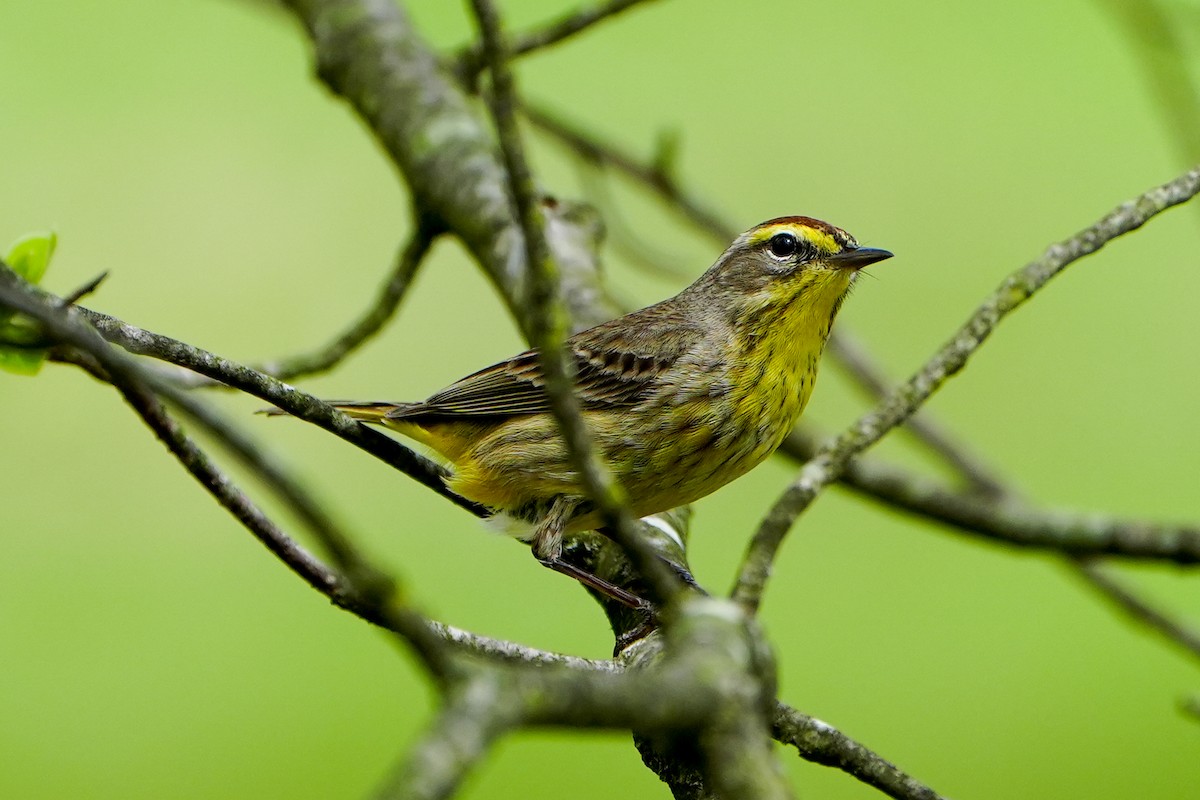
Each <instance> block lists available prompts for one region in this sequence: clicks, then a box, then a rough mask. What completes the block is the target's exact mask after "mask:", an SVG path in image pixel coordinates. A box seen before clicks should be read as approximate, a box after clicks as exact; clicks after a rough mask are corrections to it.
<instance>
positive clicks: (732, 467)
mask: <svg viewBox="0 0 1200 800" xmlns="http://www.w3.org/2000/svg"><path fill="white" fill-rule="evenodd" d="M892 255H893V254H892V253H891V252H889V251H887V250H882V249H878V248H873V247H862V246H860V245H859V244H858V242H857V241H856V240H855V239H854V237H852V236H851V235H850V234H848V233H847V232H846V231H844V230H842V229H841V228H838V227H835V226H833V225H830V224H829V223H826V222H822V221H820V220H817V219H814V218H812V217H806V216H786V217H778V218H775V219H771V220H768V221H766V222H763V223H761V224H759V225H756V226H755V227H753V228H751V229H750V230H748V231H746V232H745V233H743V234H741V235H740V236H738V237H737V238H736V239H735V240H734V241H733V243H732V244H730V245H729V247H728V248H727V249H726V250H725V252H724V253H722V254H721V255H720V257H718V258H717V260H716V262H715V263H713V264H712V266H711V267H709V268H708V269H707V270H706V271H705V272H704V273H703V274H701V275H700V277H699V278H697V279H696V280H695V282H694V283H692V284H691V285H690V286H688V287H687V288H686V289H684V290H683V291H681V292H680V293H679V294H677V295H675V296H674V297H671V298H668V299H666V300H663V301H661V302H658V303H655V304H654V305H651V306H648V307H646V308H643V309H641V310H638V311H634V312H632V313H629V314H626V315H625V316H622V317H619V318H617V319H614V320H611V321H609V322H605V323H602V324H600V325H597V326H595V327H592V328H589V329H587V330H584V331H581V332H579V333H576V334H574V335H573V336H571V337H570V338H569V339H568V340H567V341H566V352H567V355H568V358H569V360H570V361H571V362H572V363H573V366H574V373H575V385H574V389H575V392H576V394H577V396H578V399H579V404H580V406H581V407H582V413H583V418H584V421H585V423H586V425H587V428H588V430H589V432H590V433H591V436H592V438H593V440H594V443H595V446H596V449H597V451H598V452H599V454H600V455H601V456H602V457H603V458H604V460H605V461H606V462H607V463H608V465H609V467H610V468H611V470H612V472H613V474H614V476H615V477H616V478H617V479H618V480H619V482H620V483H621V485H622V486H623V488H624V490H625V493H626V496H627V498H628V502H629V505H630V507H631V509H632V512H633V514H634V516H635V517H645V516H649V515H652V514H655V513H658V512H662V511H666V510H668V509H671V508H675V507H677V506H681V505H685V504H688V503H691V502H693V501H695V500H698V499H700V498H702V497H704V496H706V495H708V494H711V493H712V492H714V491H716V490H717V489H720V488H721V487H722V486H724V485H726V484H728V483H729V482H730V481H733V480H734V479H736V478H738V477H740V476H741V475H743V474H745V473H746V472H748V471H749V470H751V469H753V468H754V467H755V466H757V465H758V464H760V463H761V462H762V461H763V460H765V459H766V458H767V457H768V456H769V455H771V454H772V453H773V452H774V451H775V450H776V448H778V447H779V445H780V444H781V443H782V442H783V440H784V438H785V437H786V436H787V434H788V432H789V431H790V430H791V429H792V427H793V426H794V425H795V423H796V421H797V419H798V418H799V417H800V415H801V413H802V412H803V411H804V408H805V406H806V404H807V403H808V399H809V397H810V395H811V394H812V390H813V384H814V382H815V380H816V376H817V369H818V364H819V361H820V357H821V353H822V350H823V349H824V347H825V342H826V340H827V339H828V338H829V333H830V329H831V326H832V324H833V321H834V318H835V317H836V316H837V313H838V310H839V309H840V308H841V306H842V303H843V301H844V300H845V299H846V297H847V295H848V294H849V292H850V290H851V288H852V287H853V286H854V284H855V280H856V278H857V277H858V275H859V271H860V270H861V269H862V268H863V267H866V266H868V265H870V264H875V263H877V262H879V261H882V260H884V259H887V258H891V257H892ZM544 386H545V383H544V380H543V375H542V370H541V366H540V364H539V355H538V352H537V351H536V350H526V351H525V352H523V353H520V354H518V355H515V356H513V357H512V358H509V359H507V360H504V361H501V362H499V363H497V364H493V365H492V366H489V367H486V368H485V369H481V370H479V371H478V372H474V373H472V374H470V375H467V376H466V377H464V378H462V379H461V380H458V381H455V382H454V383H452V384H450V385H449V386H447V387H446V388H444V389H442V390H441V391H439V392H436V393H435V394H433V395H431V396H430V397H429V398H427V399H426V400H424V401H421V402H383V401H347V400H331V401H328V402H329V403H330V404H331V405H333V406H334V407H336V408H338V409H339V410H341V411H343V412H345V413H346V414H348V415H350V416H351V417H353V418H354V419H357V420H359V421H362V422H364V423H369V424H373V425H379V426H382V427H384V428H386V429H389V430H392V431H395V432H398V433H399V434H401V435H403V436H405V437H408V438H410V439H412V440H414V441H416V442H419V443H421V444H423V445H425V446H427V447H428V448H430V449H432V450H433V451H435V452H436V453H437V454H439V455H440V456H441V457H442V458H443V459H444V460H445V462H446V466H447V467H448V477H447V478H446V483H447V486H448V488H449V489H450V490H451V491H453V492H455V493H456V494H459V495H461V496H462V497H464V498H467V499H468V500H471V501H474V502H475V503H477V504H479V505H481V506H484V507H485V508H487V509H488V510H489V511H490V512H491V515H492V516H491V525H492V527H496V528H500V529H502V530H504V531H506V532H508V533H510V534H513V535H515V536H516V537H517V538H520V539H522V540H523V541H526V542H528V543H529V544H531V546H532V548H533V551H534V554H535V556H537V558H538V559H539V560H541V561H542V562H543V563H546V564H547V565H549V566H553V565H554V564H555V563H560V564H561V563H562V562H561V560H560V556H561V550H562V537H563V535H564V534H570V533H574V532H580V531H586V530H592V529H595V528H597V527H598V526H599V525H600V524H601V519H600V517H599V514H598V512H597V511H596V509H595V506H594V504H593V503H592V501H591V500H590V499H589V498H588V496H587V494H586V492H585V491H584V490H583V489H582V488H581V485H580V480H579V476H578V474H577V473H576V471H575V468H574V467H573V466H572V461H571V458H570V456H569V454H568V452H567V449H566V446H565V444H564V443H563V440H562V438H561V436H560V434H559V429H558V425H557V422H556V421H555V418H554V416H553V415H552V413H551V407H550V401H549V399H548V396H547V394H546V392H545V388H544ZM576 577H578V576H576Z"/></svg>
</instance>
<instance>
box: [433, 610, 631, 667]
mask: <svg viewBox="0 0 1200 800" xmlns="http://www.w3.org/2000/svg"><path fill="white" fill-rule="evenodd" d="M429 624H430V626H431V627H432V628H433V629H434V630H435V631H437V632H438V635H440V636H441V637H442V638H443V639H445V640H446V641H447V642H450V643H452V644H454V645H456V646H458V647H459V648H460V649H461V650H462V652H465V653H469V654H471V655H476V656H480V657H482V658H485V659H488V660H489V661H503V662H507V663H512V664H532V665H538V666H561V667H568V668H570V669H575V670H581V671H584V672H621V671H623V670H624V667H623V666H621V664H619V663H618V662H616V661H613V660H612V659H603V660H601V659H592V658H580V657H579V656H569V655H565V654H563V653H554V652H551V651H549V650H539V649H538V648H536V647H529V646H528V645H523V644H518V643H516V642H510V641H508V640H506V639H494V638H492V637H490V636H484V635H482V634H479V633H474V632H472V631H466V630H463V629H462V628H456V627H454V626H453V625H447V624H446V623H444V622H438V621H437V620H431V621H430V623H429Z"/></svg>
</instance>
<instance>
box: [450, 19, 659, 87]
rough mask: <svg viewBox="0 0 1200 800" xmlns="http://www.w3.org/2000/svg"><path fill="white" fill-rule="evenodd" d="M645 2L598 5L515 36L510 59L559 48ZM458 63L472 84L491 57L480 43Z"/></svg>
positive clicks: (465, 50) (460, 53)
mask: <svg viewBox="0 0 1200 800" xmlns="http://www.w3.org/2000/svg"><path fill="white" fill-rule="evenodd" d="M643 2H646V0H608V2H605V3H597V4H596V5H594V6H591V7H589V8H583V9H580V10H579V11H576V12H574V13H571V14H566V15H564V16H562V17H559V18H558V19H556V20H555V21H553V22H551V23H549V24H547V25H544V26H543V27H541V28H538V29H536V30H532V31H526V32H525V33H522V34H518V35H516V36H514V37H513V39H512V43H511V45H510V50H509V53H510V57H511V58H518V57H520V56H523V55H527V54H529V53H532V52H534V51H537V50H542V49H544V48H546V47H550V46H552V45H556V44H558V43H559V42H561V41H563V40H564V39H567V38H569V37H571V36H574V35H575V34H577V33H582V32H583V31H585V30H587V29H588V28H590V27H592V26H594V25H595V24H596V23H598V22H603V21H605V20H607V19H609V18H610V17H614V16H616V15H617V14H619V13H621V12H622V11H625V10H626V9H628V8H631V7H633V6H635V5H637V4H639V3H643ZM455 61H456V62H457V70H458V73H459V74H460V75H461V76H462V78H463V82H464V83H467V84H472V83H474V82H475V79H476V78H477V77H478V76H479V73H480V72H481V71H483V69H484V68H485V67H486V66H487V55H486V53H485V52H484V47H483V45H482V44H481V43H478V42H476V43H474V44H470V45H467V46H466V47H464V48H462V49H461V50H459V51H458V55H457V56H455Z"/></svg>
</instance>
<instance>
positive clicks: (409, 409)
mask: <svg viewBox="0 0 1200 800" xmlns="http://www.w3.org/2000/svg"><path fill="white" fill-rule="evenodd" d="M667 302H669V301H667ZM630 317H634V318H635V319H630ZM702 338H703V331H702V330H701V329H700V328H699V327H696V326H693V325H691V324H689V323H688V321H687V320H685V319H684V318H682V317H681V316H680V315H678V314H677V313H675V312H674V309H673V307H671V306H667V305H666V304H659V306H651V307H650V308H646V309H642V310H641V311H637V312H634V313H633V314H631V315H629V316H627V317H622V318H621V319H618V320H613V321H612V322H606V323H604V324H602V325H598V326H596V327H595V328H590V329H588V330H586V331H583V332H581V333H578V334H576V335H575V336H572V337H571V338H570V339H568V340H567V346H568V349H569V351H570V353H571V355H572V357H573V358H574V361H575V375H576V386H577V389H578V392H579V398H580V400H581V401H582V403H583V407H584V408H585V409H603V408H619V407H623V406H631V405H635V404H637V403H638V402H640V401H641V400H642V399H643V398H645V397H646V396H647V395H648V394H649V393H650V392H652V391H653V389H654V388H655V387H656V385H657V380H658V378H659V377H660V376H661V375H662V374H663V373H664V372H665V371H666V370H669V369H670V368H671V367H672V366H674V365H675V363H676V362H677V361H678V360H679V358H680V357H681V356H683V355H684V354H685V353H687V352H689V351H690V350H691V349H692V348H693V347H695V345H696V343H697V342H699V341H700V340H701V339H702ZM549 410H550V403H549V400H548V398H547V396H546V392H545V380H544V379H543V376H542V369H541V366H540V365H539V364H538V355H537V352H536V351H534V350H527V351H525V352H524V353H521V354H520V355H517V356H514V357H512V358H510V359H508V360H507V361H501V362H500V363H498V364H493V365H492V366H490V367H487V368H486V369H482V370H480V371H479V372H476V373H474V374H472V375H468V376H467V377H465V378H463V379H461V380H459V381H456V382H455V383H453V384H451V385H450V386H447V387H446V388H445V389H442V390H441V391H440V392H438V393H436V394H434V395H433V396H432V397H430V398H429V399H428V400H426V401H425V402H424V403H413V404H411V405H408V406H404V407H401V408H397V409H396V410H395V411H393V412H392V413H391V414H389V415H388V416H389V417H390V418H392V419H414V420H415V419H416V418H421V417H432V418H445V417H458V416H469V417H496V416H517V415H525V414H540V413H545V412H547V411H549Z"/></svg>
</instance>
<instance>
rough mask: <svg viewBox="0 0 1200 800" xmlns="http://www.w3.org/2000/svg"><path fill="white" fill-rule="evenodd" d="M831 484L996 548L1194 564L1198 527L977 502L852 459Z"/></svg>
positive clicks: (1199, 548)
mask: <svg viewBox="0 0 1200 800" xmlns="http://www.w3.org/2000/svg"><path fill="white" fill-rule="evenodd" d="M780 452H782V453H784V454H786V455H788V456H790V457H792V458H794V459H796V460H798V461H801V462H803V461H805V460H806V459H809V458H812V457H813V456H814V454H815V452H817V450H816V447H815V445H814V443H813V441H812V440H811V439H809V438H808V437H806V436H804V435H801V434H798V433H793V434H791V435H790V436H789V437H788V438H787V439H785V440H784V442H783V445H782V446H781V447H780ZM838 480H839V481H840V482H841V483H842V484H844V485H845V486H847V487H849V488H851V489H853V490H855V491H857V492H860V493H862V494H863V496H865V497H868V498H870V499H872V500H876V501H879V502H882V503H886V504H887V505H889V506H890V507H892V508H897V509H900V510H903V511H907V512H909V513H912V514H916V515H918V516H919V517H921V518H922V519H925V520H930V521H933V522H941V523H944V524H946V525H949V526H951V527H952V528H954V529H955V530H960V531H966V532H969V533H974V534H978V535H981V536H984V537H986V538H988V539H992V540H994V541H996V542H999V543H1001V544H1007V545H1014V546H1017V547H1027V548H1036V549H1040V550H1047V551H1053V552H1058V553H1065V554H1068V555H1076V556H1098V555H1108V556H1120V557H1122V558H1134V559H1146V560H1154V561H1166V562H1172V563H1176V564H1198V563H1200V526H1197V525H1167V524H1162V523H1155V522H1149V521H1145V520H1130V519H1120V518H1116V517H1112V516H1108V515H1105V514H1098V513H1080V512H1068V511H1057V510H1050V509H1044V508H1038V507H1036V506H1033V505H1030V504H1029V503H1027V502H1025V501H1023V500H1021V499H1020V498H1018V497H1017V496H1016V495H1013V494H1006V495H1004V496H1003V497H999V498H989V497H984V496H980V495H978V494H974V493H970V492H963V491H959V490H956V489H953V488H951V487H950V486H948V485H946V484H945V483H942V482H939V481H935V480H931V479H928V478H922V477H919V476H917V475H914V474H913V473H911V472H909V471H908V470H905V469H901V468H899V467H896V466H894V465H891V464H888V463H885V462H883V461H880V460H879V459H877V458H866V457H860V458H855V459H854V460H852V461H850V462H849V463H848V464H847V465H846V466H845V468H844V470H843V471H842V473H841V475H840V476H839V478H838Z"/></svg>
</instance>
